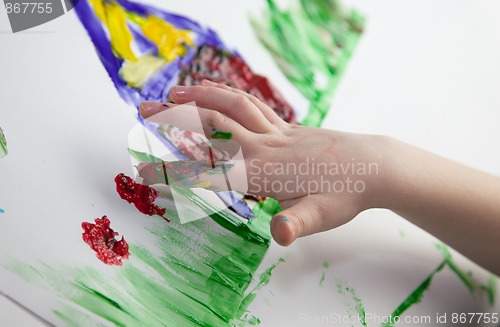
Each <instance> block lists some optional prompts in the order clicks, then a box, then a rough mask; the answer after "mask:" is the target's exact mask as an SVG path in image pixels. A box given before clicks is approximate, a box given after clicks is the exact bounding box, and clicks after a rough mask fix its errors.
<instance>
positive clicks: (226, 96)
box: [170, 85, 275, 133]
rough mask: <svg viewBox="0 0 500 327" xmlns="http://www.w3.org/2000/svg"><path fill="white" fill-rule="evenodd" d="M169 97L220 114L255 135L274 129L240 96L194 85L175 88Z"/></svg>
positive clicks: (245, 98)
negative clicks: (192, 103) (193, 103)
mask: <svg viewBox="0 0 500 327" xmlns="http://www.w3.org/2000/svg"><path fill="white" fill-rule="evenodd" d="M170 97H171V98H172V100H173V101H174V102H175V103H187V102H191V101H194V102H195V103H196V104H197V105H198V106H200V107H203V108H207V109H212V110H215V111H217V112H220V113H221V114H224V115H226V116H227V117H229V118H231V119H233V120H234V121H236V122H238V123H239V124H241V125H242V126H244V127H245V128H247V129H248V130H250V131H253V132H255V133H267V132H271V131H273V130H274V129H275V127H274V126H273V125H272V124H271V123H270V122H269V121H268V120H267V119H266V117H264V115H263V114H262V112H261V111H260V109H259V108H258V107H256V106H255V105H254V104H253V103H252V102H251V101H250V100H249V99H248V98H247V97H245V96H243V95H241V94H236V93H233V92H230V91H227V90H224V89H221V88H216V87H205V86H202V85H195V86H175V87H173V88H172V90H171V92H170Z"/></svg>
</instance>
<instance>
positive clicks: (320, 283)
mask: <svg viewBox="0 0 500 327" xmlns="http://www.w3.org/2000/svg"><path fill="white" fill-rule="evenodd" d="M321 266H322V267H323V272H322V273H321V278H320V280H319V286H321V287H323V283H324V282H325V278H326V269H328V267H330V263H329V262H328V261H324V262H323V264H322V265H321Z"/></svg>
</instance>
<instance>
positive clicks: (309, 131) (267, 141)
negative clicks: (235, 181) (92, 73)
mask: <svg viewBox="0 0 500 327" xmlns="http://www.w3.org/2000/svg"><path fill="white" fill-rule="evenodd" d="M170 97H171V99H172V101H173V102H175V103H176V104H184V103H189V102H193V101H194V102H195V103H196V105H197V106H198V108H199V113H200V116H201V119H202V122H204V123H206V124H207V126H210V128H213V126H215V127H216V129H217V130H221V131H225V132H230V133H232V137H233V139H234V140H235V141H237V142H238V143H239V144H240V146H241V148H242V151H243V155H244V157H245V162H246V166H247V176H248V179H249V185H248V186H249V189H248V192H249V193H253V194H258V195H261V196H270V197H273V198H274V199H276V200H278V201H279V204H280V206H281V208H282V209H283V211H282V212H280V213H279V214H277V215H275V216H274V217H273V219H272V221H271V233H272V235H273V238H274V240H275V241H276V242H277V243H278V244H280V245H283V246H288V245H290V244H291V243H293V242H294V241H295V240H296V239H297V238H299V237H303V236H307V235H311V234H314V233H319V232H322V231H326V230H329V229H332V228H336V227H338V226H341V225H343V224H345V223H347V222H349V221H350V220H352V219H353V218H354V217H356V216H357V215H358V214H359V213H360V212H362V211H364V210H367V209H370V208H386V209H389V210H392V211H394V212H396V213H397V214H399V215H401V216H402V217H404V218H405V219H407V220H409V221H410V222H412V223H414V224H415V225H417V226H419V227H421V228H423V229H424V230H426V231H428V232H429V233H431V234H433V235H435V236H436V237H437V238H439V239H441V240H442V241H443V242H445V243H447V244H448V245H450V246H451V247H453V248H455V249H456V250H457V251H459V252H461V253H462V254H464V255H465V256H467V257H469V258H470V259H471V260H473V261H475V262H476V263H478V264H479V265H481V266H483V267H485V268H486V269H488V270H490V271H491V272H493V273H495V274H497V275H500V258H499V250H500V178H499V177H496V176H493V175H489V174H486V173H483V172H480V171H477V170H474V169H472V168H469V167H466V166H463V165H461V164H459V163H456V162H453V161H450V160H447V159H445V158H442V157H439V156H437V155H434V154H431V153H429V152H426V151H424V150H421V149H418V148H415V147H413V146H411V145H408V144H405V143H403V142H400V141H398V140H396V139H393V138H391V137H387V136H379V135H363V134H353V133H345V132H340V131H335V130H328V129H322V128H312V127H306V126H299V125H293V124H288V123H286V122H285V121H283V120H282V119H281V118H279V117H278V116H277V115H276V114H275V113H274V111H273V110H272V109H271V108H270V107H268V106H267V105H266V104H264V103H263V102H261V101H260V100H258V99H257V98H255V97H253V96H251V95H248V94H246V93H244V92H242V91H240V90H237V89H233V88H230V87H228V86H226V85H222V84H215V83H213V82H210V81H203V83H202V85H199V86H191V87H180V86H177V87H174V88H173V89H172V91H171V93H170ZM163 110H168V108H167V107H165V106H162V105H160V104H157V103H143V104H142V105H141V108H140V113H141V115H142V116H143V117H144V118H148V117H150V116H152V115H154V114H156V113H158V112H160V111H163ZM204 128H206V129H207V130H208V127H206V126H204ZM308 158H309V159H308ZM312 162H313V163H312ZM287 163H296V164H299V163H309V166H311V167H312V165H316V166H315V167H326V166H325V165H331V164H332V163H334V164H336V165H337V167H338V166H341V165H342V164H344V165H347V164H348V163H351V164H353V163H354V164H355V163H361V164H365V165H368V164H370V163H371V164H376V167H377V170H376V171H372V173H371V174H368V173H367V174H357V173H356V172H355V171H354V174H353V171H345V172H343V173H342V174H340V175H339V174H331V173H326V171H325V173H323V174H318V173H315V174H299V175H300V176H297V175H284V174H280V173H279V171H277V170H276V174H273V173H272V172H273V167H274V168H275V169H278V167H283V164H287ZM266 164H267V165H266ZM280 164H281V165H280ZM321 164H323V166H321ZM264 165H266V166H265V167H264ZM328 167H331V166H328ZM365 167H366V166H365ZM264 168H265V172H264ZM252 176H254V177H255V176H259V177H258V178H254V179H253V180H251V177H252ZM263 177H266V179H267V183H269V182H275V183H281V185H288V186H293V185H298V184H300V183H301V182H302V183H307V182H308V181H315V182H318V183H321V181H325V180H327V181H329V182H330V183H332V184H330V185H333V183H335V181H339V180H340V181H344V183H345V182H346V181H348V180H351V181H355V180H359V181H362V182H363V185H364V189H363V191H362V192H356V191H353V189H352V186H353V185H352V184H351V189H349V190H348V189H347V187H344V190H342V191H338V190H339V188H337V189H336V190H332V189H327V190H325V189H323V190H314V192H312V191H311V190H308V189H307V188H306V189H305V190H304V188H303V187H302V188H299V187H295V188H294V187H287V188H286V190H283V191H281V192H274V191H273V189H272V188H270V187H269V184H267V188H266V185H265V184H264V178H263ZM321 178H322V180H320V179H321ZM287 182H288V183H287ZM323 183H325V182H323ZM337 185H339V184H337ZM346 185H347V184H344V186H346ZM359 185H360V184H359ZM359 185H358V186H359ZM358 190H359V188H358Z"/></svg>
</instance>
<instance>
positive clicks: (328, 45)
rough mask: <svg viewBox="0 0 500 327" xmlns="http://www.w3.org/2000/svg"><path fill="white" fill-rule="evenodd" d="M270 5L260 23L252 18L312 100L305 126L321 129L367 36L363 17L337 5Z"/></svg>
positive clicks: (317, 1) (318, 1) (323, 0)
mask: <svg viewBox="0 0 500 327" xmlns="http://www.w3.org/2000/svg"><path fill="white" fill-rule="evenodd" d="M267 4H268V7H267V8H266V9H265V10H264V11H263V12H262V15H261V17H260V18H255V17H253V18H252V19H251V23H252V26H253V29H254V31H255V34H256V35H257V37H258V38H259V40H260V42H261V43H262V44H263V45H264V47H265V48H266V49H267V50H268V51H269V53H270V54H271V55H272V56H273V58H274V60H275V62H276V64H277V65H278V67H279V68H280V70H281V71H282V72H283V74H284V75H285V76H286V77H287V79H288V80H289V81H290V82H291V83H292V84H293V85H295V87H297V89H298V90H299V91H300V92H301V93H302V95H304V96H305V97H306V98H307V99H308V100H309V101H310V107H309V112H308V114H307V116H306V118H305V119H304V120H303V121H302V124H304V125H308V126H320V125H321V122H322V121H323V119H324V118H325V116H326V114H327V112H328V111H329V109H330V106H331V102H332V97H333V93H334V92H335V89H336V88H337V85H338V83H339V81H340V78H341V77H342V74H343V72H344V69H345V67H346V66H347V63H348V61H349V59H350V57H351V55H352V53H353V51H354V48H355V46H356V44H357V42H358V39H359V37H360V35H361V32H362V31H363V25H364V18H363V17H362V16H361V15H360V14H359V13H357V12H356V11H353V10H351V11H347V10H345V9H344V8H343V7H342V6H341V5H340V3H339V1H337V0H301V1H300V5H298V6H295V5H292V4H291V1H289V2H288V5H289V6H288V8H287V9H284V10H282V9H280V8H279V6H278V5H277V4H276V2H275V1H274V0H268V1H267ZM294 4H295V3H294Z"/></svg>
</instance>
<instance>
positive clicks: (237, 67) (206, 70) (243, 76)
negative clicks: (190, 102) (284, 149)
mask: <svg viewBox="0 0 500 327" xmlns="http://www.w3.org/2000/svg"><path fill="white" fill-rule="evenodd" d="M204 79H208V80H211V81H213V82H217V83H224V84H227V85H229V86H231V87H235V88H237V89H240V90H243V91H245V92H247V93H249V94H252V95H254V96H255V97H257V98H258V99H259V100H261V101H262V102H264V103H266V104H267V105H268V106H269V107H271V108H272V109H273V110H274V111H275V112H276V114H278V116H280V117H281V118H282V119H283V120H285V121H286V122H289V123H294V124H295V123H297V121H296V119H295V113H294V111H293V109H292V107H291V106H290V105H289V104H288V103H287V102H286V100H285V99H284V98H283V96H282V95H281V94H280V93H279V92H278V90H277V89H275V88H274V87H273V86H272V85H271V83H270V82H269V80H268V79H267V78H265V77H264V76H261V75H257V74H255V73H254V72H252V70H251V68H250V66H248V65H247V63H246V62H245V61H244V60H243V59H242V58H240V57H239V56H236V55H233V54H231V53H228V52H224V51H222V50H220V49H218V48H216V47H213V46H203V47H201V48H200V49H199V51H198V54H197V56H196V57H195V58H193V60H192V61H191V63H190V64H189V65H186V66H183V67H182V68H181V73H180V76H179V85H196V84H200V83H201V81H202V80H204Z"/></svg>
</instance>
